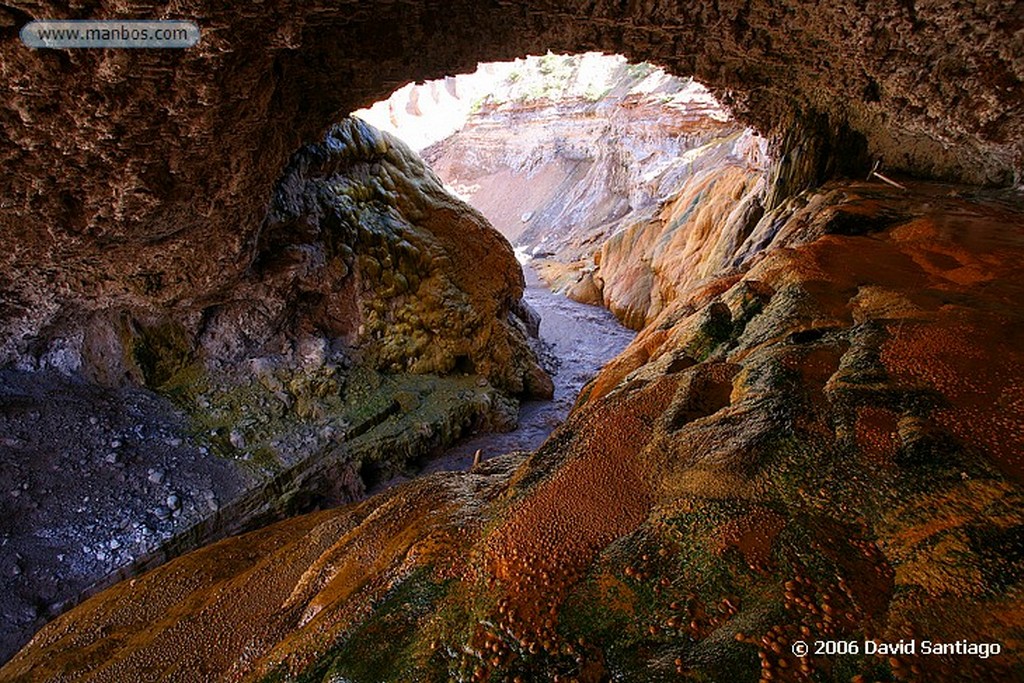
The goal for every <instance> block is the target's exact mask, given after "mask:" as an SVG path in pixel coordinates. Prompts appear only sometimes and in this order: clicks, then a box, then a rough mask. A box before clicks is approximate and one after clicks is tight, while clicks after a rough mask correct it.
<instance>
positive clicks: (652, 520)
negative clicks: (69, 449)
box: [0, 183, 1024, 681]
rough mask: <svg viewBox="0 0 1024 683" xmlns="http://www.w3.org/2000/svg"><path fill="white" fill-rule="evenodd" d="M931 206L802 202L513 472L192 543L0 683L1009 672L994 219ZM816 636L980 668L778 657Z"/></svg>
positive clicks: (1009, 560) (1017, 580)
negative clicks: (982, 651) (756, 250)
mask: <svg viewBox="0 0 1024 683" xmlns="http://www.w3.org/2000/svg"><path fill="white" fill-rule="evenodd" d="M950 189H951V188H950V186H944V185H937V184H925V183H915V184H913V185H912V189H911V191H909V192H906V193H903V192H900V191H898V190H895V189H894V188H888V187H886V186H883V185H881V184H867V183H836V184H830V185H827V186H825V187H824V188H823V190H822V191H820V192H818V193H815V194H811V195H804V196H802V197H801V198H799V200H798V201H793V202H791V203H790V204H789V205H787V206H786V207H783V208H781V209H779V210H778V212H777V214H776V216H775V217H776V218H777V219H778V230H777V234H778V235H786V236H788V237H787V238H786V242H785V243H784V244H779V245H776V248H772V249H769V250H767V251H765V252H764V253H763V254H762V255H761V256H760V257H759V258H758V259H757V260H756V263H754V264H753V265H752V266H751V267H750V268H749V269H747V270H746V271H745V272H742V273H737V274H735V275H731V276H728V277H726V278H721V279H718V280H714V281H712V282H710V283H699V284H697V285H695V286H693V287H691V288H689V289H685V290H684V291H683V292H682V293H681V294H680V296H678V297H677V298H676V299H675V300H674V301H673V302H671V303H670V304H669V305H667V306H666V307H665V308H664V309H663V310H662V311H661V312H660V313H658V315H657V316H656V318H655V319H654V321H653V322H652V323H651V324H650V325H648V326H647V327H646V328H645V330H644V331H643V332H641V334H640V335H639V337H638V338H637V340H636V342H635V343H634V345H633V346H632V347H631V348H630V350H629V351H627V353H626V354H624V355H623V356H622V357H620V359H619V360H618V361H617V362H616V363H615V364H613V365H611V366H610V367H608V368H607V369H606V370H605V371H604V372H603V373H602V375H601V376H599V377H598V378H597V380H596V381H595V382H594V383H592V385H590V386H589V387H588V388H587V389H586V390H585V391H584V394H583V396H582V397H581V399H580V403H579V405H578V406H577V408H576V410H575V411H574V413H573V414H572V415H571V416H570V418H569V420H568V421H567V422H566V423H565V424H564V425H563V426H562V427H561V428H559V429H558V430H557V431H556V432H555V433H554V434H553V435H552V437H551V438H550V439H549V440H548V442H547V443H546V444H545V445H544V446H543V447H542V448H541V449H540V450H539V451H537V452H536V453H535V454H532V455H529V456H528V457H527V458H526V459H525V460H517V459H516V458H508V457H507V458H500V459H498V460H496V461H495V462H494V463H491V464H488V465H487V466H485V468H483V469H481V470H480V471H476V472H472V473H453V474H446V475H438V476H434V477H431V478H429V479H425V480H422V481H418V482H414V483H412V484H411V485H409V486H406V487H403V488H400V489H398V490H395V491H393V492H392V493H390V494H388V495H387V496H384V497H378V498H375V499H372V500H370V501H368V502H366V503H364V504H362V505H361V506H358V507H355V508H346V509H341V510H336V511H329V512H325V513H319V514H317V515H313V516H309V517H302V518H299V519H295V520H291V521H288V522H285V523H282V524H279V525H276V526H273V527H270V528H268V529H265V530H262V531H259V532H255V533H253V534H250V535H248V536H245V537H241V538H238V539H231V540H228V541H225V542H222V543H220V544H218V545H215V546H213V547H210V548H207V549H204V550H202V551H199V552H197V553H193V554H191V555H189V556H186V557H184V558H181V559H179V560H177V561H174V562H172V563H170V564H168V565H166V566H164V567H162V568H160V569H158V570H156V571H154V572H152V573H150V574H147V575H145V576H143V577H141V578H140V579H137V580H136V581H134V582H129V583H124V584H121V585H119V586H116V587H115V588H113V589H111V590H110V591H108V592H106V593H104V594H101V595H99V596H97V597H95V598H93V599H92V600H90V601H89V602H87V603H85V604H83V605H82V606H81V607H79V608H78V609H76V610H74V611H72V612H70V613H69V614H67V615H65V616H63V617H61V618H59V619H58V620H56V621H55V622H54V623H52V624H51V625H49V626H48V627H46V628H45V629H44V630H43V631H42V632H40V634H39V635H38V636H37V637H36V639H35V640H34V641H33V642H32V643H31V644H30V645H29V646H28V647H27V648H26V649H25V650H24V651H22V652H21V653H20V654H19V655H18V656H17V657H16V658H15V659H14V660H12V661H11V662H10V663H9V664H8V665H7V666H6V667H5V668H4V669H2V670H0V677H5V678H7V679H12V680H34V679H36V678H45V677H46V676H48V675H56V674H57V672H65V673H66V674H68V675H76V676H81V677H82V678H83V679H85V680H124V678H125V677H126V676H128V677H130V678H135V677H145V676H154V677H157V676H164V677H167V678H169V679H179V680H187V679H188V677H189V676H190V675H193V674H194V672H196V671H202V672H203V675H204V676H205V677H207V678H210V679H218V678H220V679H248V680H257V679H260V678H261V677H262V676H264V675H271V679H272V680H274V677H277V678H278V679H280V678H289V677H292V676H300V675H309V676H312V677H314V678H315V679H316V680H320V679H322V678H324V677H326V676H329V675H335V676H338V677H342V678H346V679H349V680H415V679H422V680H449V679H452V680H466V681H470V680H473V681H477V680H492V681H498V680H513V681H514V680H523V681H528V680H566V681H567V680H581V681H599V680H605V679H606V678H607V677H608V676H610V675H613V674H614V675H622V676H625V677H626V678H627V679H631V677H632V678H638V679H645V680H648V679H659V678H666V679H672V678H678V679H680V680H687V679H688V678H693V677H697V678H698V679H699V678H700V677H706V678H709V679H711V680H757V679H758V678H761V679H762V680H782V681H807V680H851V679H854V680H861V679H859V678H856V677H858V676H860V677H863V680H874V679H883V680H885V679H892V678H895V679H896V680H1013V679H1014V678H1015V677H1019V676H1020V675H1021V674H1022V672H1024V668H1022V667H1024V662H1022V661H1021V657H1020V654H1019V653H1020V652H1021V649H1020V648H1021V647H1022V646H1024V642H1022V637H1021V630H1020V616H1019V615H1020V613H1021V609H1020V608H1021V598H1020V595H1021V592H1020V591H1021V588H1022V586H1021V576H1022V570H1024V560H1022V554H1021V540H1020V534H1019V533H1018V532H1019V529H1020V528H1021V525H1022V524H1024V513H1022V512H1021V511H1022V509H1024V507H1022V503H1024V500H1022V493H1024V489H1022V480H1021V476H1022V474H1024V472H1022V470H1021V467H1020V461H1019V455H1020V453H1021V447H1020V427H1021V425H1022V424H1024V406H1022V404H1021V403H1020V401H1019V400H1017V397H1018V396H1019V390H1018V388H1019V386H1020V381H1021V376H1020V368H1021V367H1022V363H1024V357H1022V355H1024V354H1022V351H1021V345H1020V344H1019V343H1018V342H1019V336H1020V331H1021V329H1024V327H1022V326H1024V317H1022V314H1021V312H1020V311H1019V310H1018V309H1017V308H1016V307H1014V306H1010V305H1008V302H1013V301H1019V300H1020V298H1021V295H1022V294H1024V292H1022V291H1021V288H1022V286H1024V285H1021V282H1024V277H1022V273H1021V263H1022V262H1024V261H1022V257H1024V207H1021V205H1020V202H1019V200H1017V199H1013V198H1012V197H1007V196H999V195H996V194H987V195H986V194H984V193H976V194H974V195H973V196H971V197H958V196H950V195H951V192H950ZM953 194H956V193H955V192H954V193H953ZM978 283H983V284H984V286H979V284H978ZM993 406H996V407H997V409H993ZM821 638H833V639H835V638H838V639H843V640H856V641H863V640H864V639H865V638H873V639H878V640H880V641H885V642H889V641H896V640H899V639H900V638H917V639H918V640H922V639H929V640H932V641H956V640H960V639H967V640H973V641H984V642H999V643H1001V644H1002V646H1003V653H1004V654H1003V655H1000V656H998V657H990V658H988V659H981V658H977V657H962V656H922V655H920V654H918V655H915V656H911V655H897V656H892V657H889V656H886V657H879V656H873V655H865V654H863V653H861V654H855V655H849V656H844V657H836V656H819V655H815V654H813V653H812V654H811V655H809V656H807V657H796V656H794V655H793V654H792V652H791V647H790V645H791V644H792V643H793V642H794V641H796V640H805V641H808V642H810V641H813V640H815V639H821ZM214 644H215V645H214ZM556 677H557V678H556ZM957 677H959V678H957Z"/></svg>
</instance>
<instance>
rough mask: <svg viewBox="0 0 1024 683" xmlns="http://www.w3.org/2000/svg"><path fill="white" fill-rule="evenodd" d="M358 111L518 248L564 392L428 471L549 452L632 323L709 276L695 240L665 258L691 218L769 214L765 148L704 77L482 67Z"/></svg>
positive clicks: (591, 65)
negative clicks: (681, 287) (685, 284)
mask: <svg viewBox="0 0 1024 683" xmlns="http://www.w3.org/2000/svg"><path fill="white" fill-rule="evenodd" d="M352 116H353V117H355V118H357V119H359V120H361V121H364V122H366V123H368V124H370V125H372V126H373V127H374V128H375V129H376V130H378V131H382V132H384V133H385V134H387V135H393V136H394V137H395V138H397V139H398V140H400V141H402V142H404V143H405V144H406V145H407V146H408V147H409V148H410V149H411V150H412V151H413V152H415V153H417V154H419V155H420V156H421V157H422V159H423V161H424V162H425V163H426V164H427V166H428V167H429V168H430V171H431V172H433V173H435V174H437V176H438V177H439V178H440V180H441V181H442V182H443V183H444V186H445V189H446V190H447V191H448V192H450V193H451V194H452V195H454V196H455V197H457V198H458V199H459V200H463V201H465V202H467V203H468V204H469V205H470V206H472V207H473V208H474V209H476V210H478V211H479V212H480V213H481V214H482V215H483V216H484V217H485V218H486V219H487V221H488V222H489V223H490V225H491V226H493V227H494V228H495V229H497V231H498V232H500V233H501V235H502V236H503V237H504V238H505V239H506V240H508V242H509V243H510V244H511V245H512V247H513V248H514V249H515V253H516V257H517V260H518V261H519V263H520V264H521V265H522V270H523V273H524V281H525V285H526V286H525V290H524V298H523V301H524V306H525V307H527V308H528V309H532V314H535V315H536V316H537V317H539V321H538V322H537V328H538V329H537V331H536V336H537V340H536V344H535V347H536V350H537V351H538V352H539V355H540V356H541V358H542V360H544V361H546V363H545V369H546V370H547V371H548V373H549V374H550V375H551V376H552V378H553V382H554V396H553V397H552V398H553V402H551V403H550V404H547V405H545V404H544V402H539V401H528V402H527V403H526V404H525V405H523V406H522V407H521V409H520V412H519V416H518V420H517V421H516V424H515V429H512V430H511V431H508V430H507V428H501V429H499V430H498V431H492V433H489V434H481V435H477V434H476V433H475V430H474V432H473V433H471V434H468V435H467V434H465V433H462V434H461V437H462V438H461V439H460V440H459V442H457V443H456V444H454V445H453V446H452V447H451V448H449V449H448V450H447V451H445V452H444V453H443V455H440V457H435V458H433V459H430V460H428V459H427V458H425V457H418V458H416V459H415V462H414V465H415V466H416V468H417V469H419V470H420V471H436V470H438V469H444V468H449V467H450V468H455V469H462V468H464V467H466V466H468V465H469V464H471V463H474V462H480V461H481V459H486V458H487V457H491V456H492V455H497V454H501V453H507V452H510V451H514V450H534V449H536V448H537V447H539V446H540V445H541V443H542V442H543V440H544V438H546V436H547V434H548V433H549V432H550V431H551V430H552V429H553V428H554V427H555V426H556V425H557V424H559V423H560V422H561V421H562V420H564V419H565V417H566V416H567V415H568V412H569V410H570V408H571V407H572V405H573V404H574V403H575V402H576V400H577V397H578V396H579V394H580V391H581V390H582V389H583V388H584V385H585V384H587V383H588V382H590V381H591V380H592V379H593V378H594V377H595V376H596V374H597V373H598V372H599V370H600V368H601V367H602V366H603V365H604V364H606V363H607V362H609V361H611V360H612V359H613V358H614V357H615V356H617V355H618V354H619V353H621V352H622V351H623V349H624V348H625V347H626V344H627V343H628V342H629V340H630V339H631V338H632V334H631V333H630V331H629V328H632V330H639V329H641V328H643V327H644V326H645V325H646V324H647V323H648V322H649V321H651V320H653V319H655V318H656V317H657V316H658V315H659V314H660V312H661V310H662V308H663V307H664V306H665V305H666V304H668V303H669V302H670V301H671V300H672V295H671V294H670V293H669V292H668V291H666V290H669V289H671V288H672V286H673V284H672V283H674V282H678V281H681V280H685V279H686V278H687V277H690V278H694V279H696V278H699V277H700V276H701V275H700V271H701V270H702V269H703V270H706V269H707V265H706V263H704V261H705V260H706V257H707V253H708V252H710V250H711V246H710V245H707V246H706V245H704V244H703V243H702V242H701V239H700V238H694V237H692V236H691V237H689V238H688V239H689V243H688V244H687V245H686V256H687V260H685V261H684V262H682V263H669V262H668V260H667V259H666V258H665V257H666V255H668V254H673V255H674V256H673V258H678V253H677V250H676V249H675V246H676V245H674V244H671V243H672V242H673V240H676V239H677V238H676V235H675V233H677V232H680V233H684V232H687V227H688V223H690V222H692V220H691V219H690V218H689V216H688V214H690V213H693V212H694V211H699V212H700V213H701V214H703V215H704V218H703V219H702V220H703V222H704V223H712V222H715V221H721V219H722V218H723V217H724V216H726V215H728V214H729V213H730V212H731V211H732V210H733V209H734V208H735V207H736V206H737V205H741V204H743V205H745V206H746V207H747V208H746V210H745V214H744V220H746V221H747V223H748V224H749V225H746V226H741V227H740V229H739V230H738V232H739V233H740V239H742V237H743V236H745V233H749V232H750V229H751V228H752V226H753V224H755V223H756V222H757V220H758V219H759V218H760V216H761V215H762V213H763V211H764V209H763V204H764V201H765V198H766V187H767V185H766V182H765V176H766V173H767V169H768V167H769V165H770V157H769V154H768V145H767V141H766V140H765V139H764V138H763V137H761V136H760V135H758V134H757V132H756V131H754V130H753V129H751V128H749V127H748V126H745V125H743V124H741V123H739V122H737V121H736V120H735V119H734V118H733V117H732V115H731V114H730V112H729V111H728V110H727V108H726V107H724V106H723V105H722V104H721V103H719V102H718V100H717V99H716V98H715V97H714V96H713V95H712V94H711V93H710V92H709V91H708V90H707V88H705V87H704V86H703V85H702V84H700V83H699V82H698V81H696V80H695V79H692V78H679V77H676V76H673V75H671V74H670V73H669V72H668V71H666V70H665V69H663V68H661V67H658V66H656V65H654V64H651V63H648V62H631V61H629V60H628V59H627V58H625V57H624V56H622V55H610V54H604V53H600V52H588V53H578V54H555V53H552V52H547V53H546V54H543V55H533V56H526V57H521V58H518V59H515V60H512V61H506V62H490V63H481V64H478V65H477V68H476V70H475V71H473V72H471V73H463V74H457V75H450V76H446V77H443V78H440V79H435V80H430V81H425V82H421V83H416V82H410V83H408V84H406V85H403V86H402V87H400V88H398V89H397V90H395V91H394V92H393V93H391V94H390V95H389V96H387V97H385V98H383V99H381V100H379V101H377V102H376V103H374V104H373V105H371V106H369V107H366V108H364V109H360V110H357V111H355V112H353V114H352ZM342 137H346V138H347V134H345V135H344V136H342ZM595 307H596V308H595ZM607 312H610V313H611V314H612V315H607ZM453 370H454V372H456V373H461V374H464V375H473V374H475V373H476V364H475V363H474V362H473V360H472V358H471V356H470V355H469V354H460V355H458V356H457V357H456V358H455V364H454V367H453ZM476 422H478V423H481V427H482V429H483V430H484V431H487V430H488V427H490V428H491V430H493V429H494V427H495V425H493V424H488V421H487V420H479V419H478V420H476ZM436 450H437V449H435V453H434V455H435V456H437V455H439V454H438V453H437V452H436ZM379 478H380V477H378V479H379ZM405 478H406V477H405V475H404V474H403V475H401V476H399V477H396V478H395V479H394V482H396V483H397V482H400V481H404V480H405ZM378 483H379V482H376V481H375V482H374V484H373V486H372V487H368V488H372V489H374V490H377V485H378Z"/></svg>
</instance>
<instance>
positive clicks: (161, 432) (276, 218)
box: [0, 120, 552, 656]
mask: <svg viewBox="0 0 1024 683" xmlns="http://www.w3.org/2000/svg"><path fill="white" fill-rule="evenodd" d="M256 253H257V257H256V259H255V261H254V263H253V265H252V267H251V268H250V271H249V274H248V275H247V276H246V277H245V278H244V279H243V280H242V281H241V282H240V283H239V284H238V286H237V288H236V290H235V291H234V292H233V293H232V296H230V297H227V296H225V297H222V298H220V299H219V300H217V301H209V302H206V308H205V311H206V312H205V314H204V315H203V316H202V317H201V318H191V319H189V320H187V324H180V323H177V322H176V321H175V320H174V319H173V318H166V317H158V316H156V315H154V314H153V312H152V311H147V310H138V309H136V310H131V309H123V308H117V307H114V306H113V302H112V306H111V308H110V309H107V310H102V311H100V312H98V313H97V314H96V315H95V316H93V318H92V319H91V320H90V321H89V322H88V324H87V326H86V327H85V329H84V331H82V332H81V333H80V334H79V335H76V336H75V337H73V338H72V339H70V340H65V342H64V343H63V344H62V345H61V346H60V349H61V352H60V355H59V359H57V358H55V359H54V361H53V362H54V364H56V365H57V366H58V368H59V369H61V370H63V371H64V372H69V371H76V374H75V375H74V376H70V377H69V376H65V375H64V374H62V373H60V372H56V371H55V369H54V368H50V369H48V370H38V371H36V372H25V371H15V370H4V371H2V372H0V405H2V406H3V414H2V416H0V439H2V441H0V454H2V457H0V511H2V512H3V513H4V514H3V519H4V520H5V522H4V523H3V525H2V527H0V531H2V541H0V548H2V552H0V566H2V567H3V572H4V574H3V586H4V589H5V590H4V591H2V595H3V597H2V598H0V609H2V614H3V623H4V627H3V629H0V656H9V655H10V654H13V652H14V650H15V649H16V648H17V647H18V646H20V645H21V644H23V643H24V642H25V641H26V640H27V639H28V637H29V636H31V634H32V633H33V632H34V631H35V630H36V629H38V627H40V626H41V625H42V624H43V623H45V621H46V620H47V619H48V618H52V617H53V616H55V615H56V614H59V613H60V612H62V611H63V610H65V609H67V608H68V607H70V606H72V605H74V604H75V603H76V602H77V601H78V600H80V599H81V598H83V597H84V596H86V595H88V594H90V593H92V592H95V591H96V590H97V589H99V588H102V587H105V586H106V585H109V584H111V583H113V582H114V581H116V580H119V579H122V578H124V577H126V576H132V575H134V574H136V573H138V572H139V571H141V570H143V569H145V568H148V567H151V566H154V565H155V564H159V563H160V562H161V561H163V560H165V559H167V558H168V557H173V556H176V555H178V554H180V553H182V552H187V551H189V550H192V549H194V548H196V547H198V546H200V545H203V544H205V543H209V542H211V541H212V540H215V539H217V538H220V537H223V536H225V535H227V534H231V533H238V532H239V531H241V530H243V529H247V528H253V527H255V526H258V525H260V524H265V523H268V522H270V521H276V520H278V519H280V518H282V517H284V516H286V515H289V514H294V513H296V512H303V511H308V510H310V509H313V508H315V507H318V506H320V505H323V504H338V503H343V502H350V501H353V500H358V499H359V498H361V497H363V496H364V495H365V491H366V489H367V488H371V487H373V486H374V485H375V484H376V483H377V482H378V481H379V480H381V479H386V478H391V477H394V476H396V475H398V474H403V473H406V472H407V471H408V469H409V468H410V467H414V466H415V463H416V462H417V461H418V460H419V459H420V458H423V457H425V456H427V455H429V454H432V453H435V452H438V451H439V450H441V449H443V448H444V447H446V446H447V445H449V444H451V443H452V442H453V441H455V440H456V439H457V438H458V437H459V436H461V435H463V434H467V433H469V432H471V431H476V430H485V429H508V428H510V427H511V426H513V425H514V424H515V422H516V419H517V407H518V403H517V398H518V397H533V398H544V397H550V395H551V392H552V387H551V380H550V379H549V378H548V376H547V375H546V374H545V372H544V371H543V370H542V369H541V368H540V366H539V365H538V364H537V360H536V357H535V355H534V352H533V351H532V350H531V348H530V339H529V335H530V334H531V332H530V330H531V329H532V333H533V334H535V333H536V326H535V322H536V321H535V320H533V318H532V315H531V314H530V312H529V311H528V309H527V308H526V307H525V306H524V304H523V302H522V301H521V297H522V294H523V286H524V282H523V275H522V271H521V269H520V267H519V264H518V263H517V262H516V260H515V258H514V256H513V254H512V249H511V247H510V246H509V244H508V243H507V242H506V241H505V240H504V239H503V238H502V237H501V236H500V235H499V234H498V233H497V232H495V231H494V230H493V229H492V228H491V227H490V226H489V224H488V223H487V222H486V220H485V219H483V217H481V216H480V215H479V214H477V213H476V212H474V211H473V210H472V209H471V208H470V207H469V206H467V205H465V204H464V203H462V202H460V201H459V200H457V199H456V198H454V197H452V196H451V195H449V194H448V193H446V192H445V191H444V190H443V188H442V187H441V184H440V182H439V181H438V180H437V179H436V177H434V176H433V174H431V173H430V172H429V170H427V169H426V168H425V167H424V166H423V164H422V162H421V161H420V159H419V157H417V156H416V155H415V154H414V153H412V152H411V151H409V150H408V149H406V148H405V147H404V146H403V145H402V144H401V143H399V142H398V141H396V140H394V139H393V138H391V137H390V136H387V135H386V134H382V133H379V132H378V131H375V130H373V129H372V128H370V127H369V126H367V125H366V124H364V123H362V122H358V121H355V120H346V121H344V122H342V123H341V124H339V125H338V126H336V127H335V128H333V129H332V131H331V133H330V135H329V136H328V137H327V139H326V141H325V142H324V143H322V144H318V145H312V146H309V147H307V148H305V149H303V150H301V151H300V152H298V153H297V154H296V155H295V157H294V159H293V162H292V164H291V165H290V166H289V169H288V171H287V172H286V173H285V175H284V177H283V178H282V180H281V182H280V184H279V187H278V190H277V192H276V194H275V200H274V205H273V210H272V212H271V213H270V215H269V217H268V218H267V220H266V221H265V223H264V225H263V227H262V230H261V233H260V237H259V241H258V247H257V252H256ZM58 361H59V362H58ZM87 380H91V381H87ZM97 385H99V386H97ZM140 385H141V386H140ZM104 387H107V388H104ZM144 387H146V388H144ZM147 388H148V389H147Z"/></svg>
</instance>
